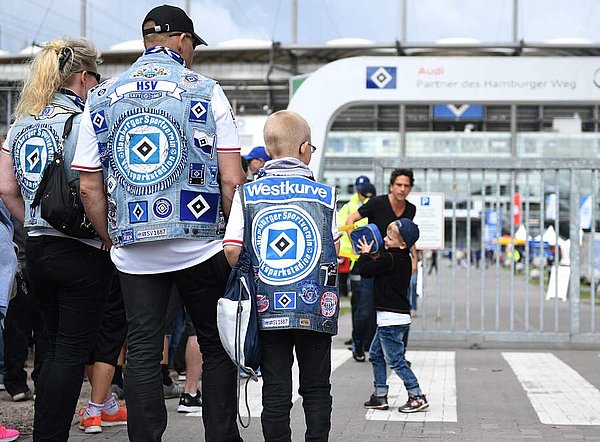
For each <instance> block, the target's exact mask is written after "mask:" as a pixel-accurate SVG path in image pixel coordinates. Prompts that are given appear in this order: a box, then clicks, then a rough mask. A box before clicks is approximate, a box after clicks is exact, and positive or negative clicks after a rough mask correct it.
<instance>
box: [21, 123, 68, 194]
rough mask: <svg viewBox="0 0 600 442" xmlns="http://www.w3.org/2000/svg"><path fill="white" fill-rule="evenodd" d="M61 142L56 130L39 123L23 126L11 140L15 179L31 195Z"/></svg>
mask: <svg viewBox="0 0 600 442" xmlns="http://www.w3.org/2000/svg"><path fill="white" fill-rule="evenodd" d="M60 144H61V142H60V137H59V135H58V133H57V132H56V130H54V128H53V127H52V126H50V125H48V124H45V123H41V124H35V125H31V126H27V127H25V128H24V129H23V130H21V132H19V133H18V134H17V136H16V137H15V140H14V142H13V149H12V151H11V157H12V160H13V167H14V169H15V175H16V177H17V181H18V182H19V184H20V185H21V189H22V190H23V191H24V193H25V194H26V195H27V196H29V197H33V196H34V195H35V192H36V191H37V188H38V185H39V183H40V180H41V179H42V174H43V172H44V170H45V169H46V166H47V165H48V164H49V163H50V161H52V160H53V159H54V155H55V153H56V151H57V149H58V148H59V146H60Z"/></svg>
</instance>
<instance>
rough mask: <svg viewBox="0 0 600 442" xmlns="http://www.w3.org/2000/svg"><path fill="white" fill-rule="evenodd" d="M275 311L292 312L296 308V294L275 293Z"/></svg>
mask: <svg viewBox="0 0 600 442" xmlns="http://www.w3.org/2000/svg"><path fill="white" fill-rule="evenodd" d="M273 304H274V307H275V310H293V309H295V308H296V292H275V293H274V295H273Z"/></svg>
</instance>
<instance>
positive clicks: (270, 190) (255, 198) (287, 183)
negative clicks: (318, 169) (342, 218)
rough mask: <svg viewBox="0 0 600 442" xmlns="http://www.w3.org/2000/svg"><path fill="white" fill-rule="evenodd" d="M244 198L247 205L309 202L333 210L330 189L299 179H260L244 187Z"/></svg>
mask: <svg viewBox="0 0 600 442" xmlns="http://www.w3.org/2000/svg"><path fill="white" fill-rule="evenodd" d="M244 197H245V199H246V202H247V203H248V204H256V203H259V202H271V203H272V202H280V203H287V202H289V201H311V202H316V203H319V204H323V205H325V206H327V207H330V208H333V206H334V203H335V193H334V189H333V188H332V187H329V186H326V185H324V184H321V183H317V182H315V181H312V180H309V179H307V178H300V177H289V178H288V177H286V178H281V177H276V178H261V179H260V180H256V181H253V182H252V183H249V184H246V185H245V186H244Z"/></svg>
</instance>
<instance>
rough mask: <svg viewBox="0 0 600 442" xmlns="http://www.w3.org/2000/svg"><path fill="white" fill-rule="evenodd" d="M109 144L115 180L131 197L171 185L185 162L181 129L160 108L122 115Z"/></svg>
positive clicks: (147, 193) (128, 112) (185, 150)
mask: <svg viewBox="0 0 600 442" xmlns="http://www.w3.org/2000/svg"><path fill="white" fill-rule="evenodd" d="M108 145H109V146H111V149H112V151H111V155H110V166H111V168H112V169H113V170H114V174H115V177H116V179H117V180H118V182H119V183H120V184H121V185H122V186H123V187H125V190H127V191H128V192H129V193H131V194H133V195H150V194H152V193H155V192H157V191H160V190H163V189H166V188H167V187H169V186H171V184H173V183H174V182H175V181H176V180H177V179H178V177H179V175H181V172H182V171H183V169H184V167H185V164H186V162H187V149H186V146H185V138H184V137H183V134H182V132H181V129H180V127H179V125H178V124H177V122H176V121H175V120H174V119H173V117H171V115H169V114H168V113H166V112H165V111H163V110H161V109H140V108H134V109H131V110H129V111H127V112H125V113H124V114H122V115H121V116H120V117H119V119H118V120H117V122H116V123H115V124H114V125H113V127H112V130H111V133H110V135H109V138H108Z"/></svg>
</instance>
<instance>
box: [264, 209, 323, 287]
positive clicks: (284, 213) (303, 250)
mask: <svg viewBox="0 0 600 442" xmlns="http://www.w3.org/2000/svg"><path fill="white" fill-rule="evenodd" d="M252 237H253V238H254V241H253V244H252V247H253V248H254V253H255V254H256V256H257V257H258V258H259V259H258V260H259V262H260V265H259V269H258V276H259V278H260V280H261V281H263V282H265V283H267V284H272V285H286V284H291V283H293V282H296V281H300V280H301V279H303V278H305V277H306V276H307V275H309V274H310V272H311V271H312V270H313V269H314V268H315V266H316V265H317V263H318V261H319V257H320V256H321V234H320V232H319V229H318V227H317V224H316V222H315V220H314V219H313V217H312V216H311V215H310V214H309V213H308V212H307V211H305V210H304V209H302V208H300V207H294V206H275V207H267V208H265V209H262V210H260V211H259V212H258V213H257V214H256V216H255V217H254V219H253V220H252Z"/></svg>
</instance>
